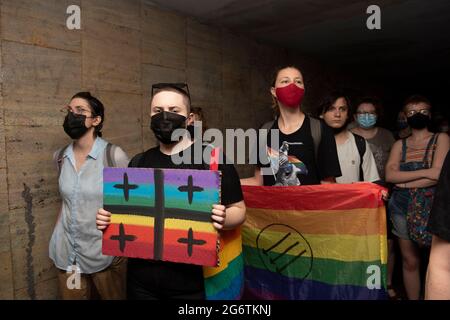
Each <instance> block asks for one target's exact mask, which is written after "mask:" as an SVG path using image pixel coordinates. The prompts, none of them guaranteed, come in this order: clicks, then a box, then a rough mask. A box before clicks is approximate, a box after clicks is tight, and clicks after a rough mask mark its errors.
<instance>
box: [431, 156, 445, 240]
mask: <svg viewBox="0 0 450 320" xmlns="http://www.w3.org/2000/svg"><path fill="white" fill-rule="evenodd" d="M449 195H450V152H449V153H448V154H447V157H446V158H445V161H444V164H443V166H442V172H441V176H440V178H439V182H438V184H437V187H436V191H435V198H434V201H433V208H432V209H431V212H430V219H429V221H428V230H429V231H430V232H431V233H432V234H434V235H436V236H438V237H439V238H442V239H444V240H446V241H448V242H450V197H449Z"/></svg>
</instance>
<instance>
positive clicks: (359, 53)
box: [151, 0, 450, 77]
mask: <svg viewBox="0 0 450 320" xmlns="http://www.w3.org/2000/svg"><path fill="white" fill-rule="evenodd" d="M151 2H153V3H155V4H156V5H158V6H160V7H163V8H168V9H172V10H175V11H178V12H180V13H183V14H185V15H188V16H193V17H195V18H196V19H198V20H199V21H201V22H204V23H206V24H210V25H214V26H220V27H225V28H228V29H230V30H232V31H235V32H236V33H240V34H244V35H247V36H249V37H251V38H254V39H257V40H260V41H261V42H264V43H268V44H272V45H278V46H282V47H285V48H290V49H296V50H298V52H299V53H301V54H303V55H305V56H309V57H313V58H316V59H319V61H326V62H328V63H332V64H335V65H338V66H341V67H348V68H351V69H353V70H361V69H365V70H368V71H370V72H371V74H373V75H375V76H380V77H383V76H386V75H387V73H386V72H389V73H390V74H391V75H392V74H393V75H402V76H405V75H409V76H410V75H413V74H418V73H427V72H436V71H437V70H443V69H448V70H450V59H449V58H450V1H449V0H377V1H364V0H151ZM370 4H377V5H378V6H380V8H381V27H382V28H381V30H368V29H367V27H366V19H367V18H368V16H369V15H368V14H367V13H366V9H367V7H368V6H369V5H370Z"/></svg>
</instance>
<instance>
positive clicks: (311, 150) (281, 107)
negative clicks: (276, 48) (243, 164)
mask: <svg viewBox="0 0 450 320" xmlns="http://www.w3.org/2000/svg"><path fill="white" fill-rule="evenodd" d="M270 93H271V95H272V99H273V102H274V105H273V108H274V111H275V113H276V116H277V117H276V120H274V121H270V122H268V123H266V124H264V125H263V126H262V129H268V130H279V131H278V133H279V135H278V136H279V139H278V140H279V141H278V146H279V147H276V145H277V143H272V141H271V136H272V135H271V134H268V135H267V140H266V143H265V145H266V150H265V151H266V152H259V150H258V155H259V157H258V164H257V167H256V169H255V174H254V176H253V177H251V178H247V179H242V180H241V183H242V184H246V185H259V186H262V185H264V186H299V185H313V184H320V183H334V182H336V179H335V178H336V177H340V176H341V169H340V166H339V159H338V155H337V150H336V141H335V139H334V134H333V131H332V130H331V128H329V127H328V126H327V125H325V124H324V123H323V122H322V121H320V120H317V119H314V118H311V117H309V116H308V115H306V114H305V113H304V112H303V111H302V107H301V105H302V100H303V97H304V94H305V85H304V82H303V75H302V73H301V72H300V70H299V69H298V68H296V67H293V66H289V67H284V68H281V69H278V70H276V72H275V73H274V77H273V81H272V86H271V88H270ZM259 145H260V143H259V142H258V146H259ZM263 145H264V144H263ZM273 145H274V146H273ZM264 153H266V156H267V159H261V154H262V155H264ZM269 167H270V169H269ZM262 168H265V169H269V170H262ZM262 172H264V174H262ZM267 173H269V174H267Z"/></svg>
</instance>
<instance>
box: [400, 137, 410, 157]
mask: <svg viewBox="0 0 450 320" xmlns="http://www.w3.org/2000/svg"><path fill="white" fill-rule="evenodd" d="M407 148H408V147H407V145H406V138H403V139H402V159H401V160H400V162H402V163H403V162H405V161H406V149H407Z"/></svg>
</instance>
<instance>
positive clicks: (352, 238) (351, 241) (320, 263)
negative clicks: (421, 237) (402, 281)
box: [242, 183, 387, 300]
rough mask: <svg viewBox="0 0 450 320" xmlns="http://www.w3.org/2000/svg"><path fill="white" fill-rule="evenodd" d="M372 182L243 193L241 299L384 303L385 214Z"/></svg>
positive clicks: (258, 189)
mask: <svg viewBox="0 0 450 320" xmlns="http://www.w3.org/2000/svg"><path fill="white" fill-rule="evenodd" d="M382 190H383V188H382V187H379V186H377V185H375V184H371V183H356V184H351V185H336V184H330V185H318V186H300V187H250V186H245V187H243V191H244V198H245V203H246V206H247V219H246V222H245V224H244V226H243V228H242V237H243V256H244V263H245V292H244V298H245V299H282V300H304V299H312V300H328V299H333V300H337V299H345V300H354V299H363V300H372V299H386V298H387V293H386V262H387V239H386V211H385V207H384V203H383V200H382V198H381V191H382Z"/></svg>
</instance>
